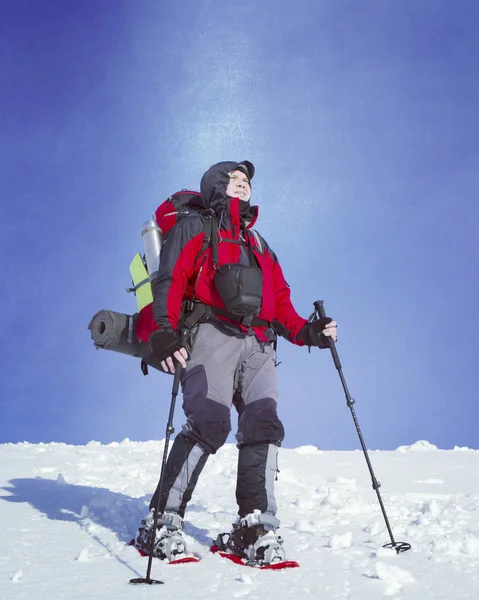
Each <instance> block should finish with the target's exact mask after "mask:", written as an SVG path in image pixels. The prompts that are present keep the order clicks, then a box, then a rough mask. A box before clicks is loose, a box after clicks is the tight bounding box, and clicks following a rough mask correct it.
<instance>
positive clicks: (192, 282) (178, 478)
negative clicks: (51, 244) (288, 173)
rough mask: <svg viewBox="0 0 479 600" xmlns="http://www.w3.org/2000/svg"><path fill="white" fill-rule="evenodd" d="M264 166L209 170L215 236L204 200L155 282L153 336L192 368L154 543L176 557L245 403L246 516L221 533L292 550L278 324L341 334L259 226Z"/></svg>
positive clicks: (249, 554) (241, 432) (143, 544)
mask: <svg viewBox="0 0 479 600" xmlns="http://www.w3.org/2000/svg"><path fill="white" fill-rule="evenodd" d="M254 172H255V170H254V166H253V165H252V163H250V162H249V161H243V162H241V163H237V162H233V161H227V162H220V163H218V164H215V165H213V166H212V167H211V168H210V169H209V170H208V171H207V172H206V173H205V174H204V175H203V178H202V180H201V201H202V203H203V205H204V208H205V209H210V211H211V214H214V215H215V219H216V221H215V222H217V231H216V230H215V229H213V233H212V236H211V237H212V242H211V246H210V247H208V248H207V250H206V251H204V253H203V254H202V255H200V256H198V254H199V253H200V251H201V249H202V247H203V241H204V236H205V230H204V224H203V220H202V218H201V216H200V215H199V214H198V213H195V212H192V214H191V215H189V216H188V217H186V218H184V219H182V220H181V221H179V223H178V224H177V225H176V226H175V227H174V228H173V229H172V230H171V232H170V234H169V235H168V237H167V239H166V242H165V244H164V246H163V248H162V253H161V261H160V271H159V275H158V277H157V279H156V280H155V281H154V282H153V284H152V287H153V305H152V311H153V317H154V321H155V323H156V326H157V329H156V330H155V331H154V332H153V333H152V334H151V336H150V346H151V349H152V353H153V354H154V355H155V356H156V357H157V358H158V359H160V360H161V361H162V362H161V365H162V368H163V369H164V371H166V372H171V373H173V372H174V371H175V362H174V361H175V360H176V361H178V363H179V364H180V365H181V366H182V367H183V368H184V369H185V370H184V373H183V375H182V390H183V408H184V411H185V414H186V418H187V419H186V423H185V425H184V426H183V430H182V432H181V433H180V434H179V435H177V437H176V439H175V441H174V444H173V446H172V449H171V452H170V455H169V457H168V462H167V465H166V472H165V476H164V486H163V492H162V495H161V498H159V516H158V527H159V529H158V531H157V532H156V533H155V536H156V537H155V546H154V553H155V555H156V556H158V557H159V558H165V559H167V560H171V559H172V558H174V556H175V555H177V554H182V553H186V543H185V540H184V538H183V536H182V527H183V517H184V513H185V509H186V506H187V503H188V501H189V500H190V498H191V495H192V493H193V490H194V487H195V485H196V483H197V480H198V477H199V475H200V473H201V471H202V469H203V467H204V465H205V463H206V460H207V458H208V456H209V455H210V454H215V453H216V452H217V450H218V449H219V448H220V447H221V446H222V445H223V444H224V443H225V441H226V439H227V436H228V434H229V432H230V430H231V422H230V411H231V407H232V404H233V403H234V404H235V406H236V408H237V410H238V413H239V418H238V432H237V435H236V439H237V441H238V448H239V456H238V476H237V486H236V500H237V503H238V515H239V516H238V519H237V521H236V522H235V523H234V524H233V529H232V531H231V533H230V534H229V535H227V534H225V535H224V536H220V538H219V539H218V541H217V543H219V544H220V545H221V546H222V547H223V548H224V549H227V550H229V551H230V552H233V553H235V554H238V555H239V556H241V557H243V558H246V559H248V560H250V561H252V562H257V563H259V564H261V565H265V564H271V563H272V562H276V561H280V560H284V558H285V551H284V549H283V545H282V539H281V537H280V536H279V535H277V533H276V531H277V529H278V527H279V524H280V523H279V520H278V519H277V517H276V501H275V497H274V489H273V487H274V479H275V475H276V470H277V453H278V448H279V446H280V445H281V442H282V440H283V438H284V428H283V424H282V423H281V421H280V420H279V418H278V415H277V401H278V389H277V378H276V372H275V365H276V353H275V349H274V347H273V344H274V342H275V340H276V334H277V333H279V334H280V335H282V336H283V337H285V338H286V339H288V340H289V341H290V342H292V343H294V344H297V345H300V346H301V345H308V346H318V347H322V348H324V347H327V342H326V339H325V338H326V337H329V338H331V339H332V340H334V341H335V340H336V323H335V322H334V321H332V320H331V319H329V318H326V319H320V320H318V321H315V322H312V323H308V322H307V320H306V319H303V318H302V317H300V316H299V315H298V313H297V312H296V311H295V309H294V307H293V305H292V303H291V300H290V290H289V286H288V285H287V283H286V281H285V279H284V276H283V273H282V270H281V267H280V265H279V262H278V259H277V257H276V255H275V254H274V252H273V251H272V250H271V248H270V247H269V245H268V244H267V243H266V241H265V240H264V239H263V238H262V237H261V235H260V234H259V233H258V232H256V231H254V230H253V229H252V226H253V224H254V223H255V221H256V219H257V217H258V207H257V206H251V204H250V197H251V180H252V179H253V176H254ZM216 238H217V239H218V243H216V244H215V240H216ZM185 300H187V301H189V308H190V309H192V308H193V309H198V307H202V310H203V312H202V318H201V320H200V322H199V324H197V325H195V326H194V327H193V329H192V331H191V332H190V333H191V336H190V350H191V352H190V353H189V352H188V349H187V347H186V346H187V345H186V344H185V343H182V342H181V341H180V336H179V329H181V327H180V323H181V319H182V307H184V306H185V304H184V303H185ZM158 492H159V490H158V488H157V490H156V492H155V494H154V495H153V498H152V500H151V503H150V514H149V515H148V516H147V518H146V519H144V520H143V521H142V526H141V527H140V528H139V530H138V533H137V536H136V545H137V547H139V548H140V549H142V550H144V551H145V552H148V551H149V547H150V540H151V536H152V535H153V532H152V526H153V511H154V509H155V507H156V506H157V502H158Z"/></svg>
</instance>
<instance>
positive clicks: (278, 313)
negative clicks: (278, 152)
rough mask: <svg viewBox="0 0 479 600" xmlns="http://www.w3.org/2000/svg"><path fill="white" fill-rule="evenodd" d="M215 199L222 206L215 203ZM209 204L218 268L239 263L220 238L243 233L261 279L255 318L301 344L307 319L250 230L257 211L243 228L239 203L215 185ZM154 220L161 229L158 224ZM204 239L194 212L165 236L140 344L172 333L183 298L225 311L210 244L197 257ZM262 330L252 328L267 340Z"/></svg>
mask: <svg viewBox="0 0 479 600" xmlns="http://www.w3.org/2000/svg"><path fill="white" fill-rule="evenodd" d="M220 164H227V163H220ZM217 187H218V186H217ZM205 195H207V194H205V193H204V189H203V182H202V199H203V202H205ZM218 196H220V200H221V201H220V202H217V200H218ZM205 204H206V202H205ZM209 206H210V207H212V208H213V209H214V210H215V211H216V213H217V215H218V220H219V222H220V224H221V225H220V227H219V231H218V242H219V243H218V258H219V266H221V265H224V264H228V263H237V262H239V260H240V252H241V249H240V245H239V244H234V243H228V242H225V241H224V240H226V239H230V240H236V241H239V240H240V236H241V235H242V236H243V238H246V239H245V240H244V242H245V243H248V244H251V245H252V249H253V254H254V256H255V259H256V261H257V264H258V266H259V268H260V269H261V272H262V276H263V293H262V305H261V311H260V313H259V315H258V318H259V319H263V320H265V321H268V322H270V323H271V324H272V326H273V327H274V329H275V330H276V331H277V332H278V333H280V334H281V335H282V336H283V337H285V338H286V339H288V340H289V341H291V342H293V343H296V344H298V345H300V346H302V345H304V341H303V340H302V339H301V336H299V337H298V335H299V334H300V331H301V329H302V328H303V326H304V325H305V323H307V321H306V319H303V318H302V317H300V316H299V315H298V313H297V312H296V310H295V309H294V307H293V305H292V303H291V299H290V289H289V286H288V284H287V283H286V281H285V279H284V276H283V271H282V269H281V266H280V264H279V262H278V259H277V257H276V255H275V253H274V252H273V251H272V250H271V248H270V247H269V245H268V244H267V243H266V241H265V240H264V238H263V237H262V236H261V235H260V234H259V233H258V232H256V231H253V229H252V226H253V224H254V223H255V221H256V219H257V216H258V207H256V206H254V207H251V208H250V209H249V215H248V220H247V225H246V226H245V225H244V221H243V224H242V219H241V215H240V200H239V199H238V198H228V197H224V198H222V197H221V194H218V190H215V189H214V186H213V193H212V194H211V195H210V203H209ZM157 220H158V216H157ZM158 222H159V225H160V227H161V223H160V221H158ZM204 235H205V233H204V226H203V220H202V218H201V216H200V215H199V214H198V213H195V212H192V213H191V214H190V215H188V216H186V217H184V218H183V219H182V220H180V221H179V222H178V224H177V225H175V227H174V228H173V229H172V230H171V232H170V233H169V234H168V237H167V238H166V241H165V243H164V245H163V247H162V250H161V259H160V270H159V274H158V277H157V278H156V279H155V281H154V282H153V304H150V305H148V306H146V307H145V308H144V309H143V310H142V311H141V313H140V317H139V320H138V325H137V336H138V337H139V338H140V339H142V340H143V341H145V342H147V341H148V338H149V336H150V334H151V332H152V331H153V330H154V329H158V328H161V327H168V328H173V329H175V330H176V328H177V326H178V322H179V319H180V313H181V308H182V302H183V301H184V300H197V301H199V302H203V303H204V304H207V305H208V306H212V307H217V308H222V309H224V304H223V302H222V300H221V298H220V296H219V294H218V292H217V291H216V289H215V286H214V282H213V278H214V275H215V270H214V268H213V254H212V248H211V245H209V246H208V248H207V249H206V251H204V252H203V254H202V255H201V256H199V255H200V251H201V248H202V246H203V240H204ZM215 318H218V319H222V318H221V317H215ZM222 320H225V321H227V322H229V323H234V326H235V327H237V328H238V330H240V331H243V332H244V333H246V332H247V331H248V330H247V329H246V328H245V327H243V326H242V325H239V324H238V323H235V322H233V321H230V320H229V319H222ZM266 329H267V327H253V331H254V333H255V334H256V337H257V338H258V339H259V340H260V341H268V337H267V336H266V335H265V331H266Z"/></svg>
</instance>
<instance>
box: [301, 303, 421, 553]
mask: <svg viewBox="0 0 479 600" xmlns="http://www.w3.org/2000/svg"><path fill="white" fill-rule="evenodd" d="M325 316H326V312H325V310H324V301H323V300H317V301H316V302H315V303H314V312H313V314H312V315H311V316H310V317H309V322H310V323H312V322H313V321H317V320H318V319H319V318H321V317H325ZM324 337H325V338H326V340H327V343H328V346H329V349H330V350H331V354H332V356H333V360H334V365H335V367H336V369H337V371H338V373H339V378H340V379H341V384H342V386H343V390H344V393H345V395H346V403H347V405H348V407H349V410H350V411H351V415H352V417H353V421H354V425H355V427H356V431H357V432H358V436H359V441H360V442H361V447H362V449H363V453H364V457H365V459H366V463H367V465H368V469H369V473H370V475H371V480H372V484H373V489H374V491H375V492H376V495H377V497H378V501H379V506H380V507H381V512H382V513H383V517H384V521H385V523H386V527H387V530H388V533H389V537H390V538H391V541H390V542H388V543H387V544H384V546H383V548H394V550H396V552H397V553H398V554H400V553H401V552H407V551H408V550H410V549H411V544H409V543H408V542H396V540H395V539H394V536H393V532H392V529H391V525H390V524H389V519H388V516H387V514H386V509H385V508H384V504H383V499H382V498H381V494H380V492H379V488H380V487H381V484H380V483H379V481H378V480H377V479H376V476H375V474H374V471H373V467H372V464H371V460H370V459H369V454H368V451H367V448H366V444H365V443H364V438H363V434H362V433H361V429H360V427H359V423H358V419H357V417H356V412H355V410H354V402H355V401H354V400H353V398H352V397H351V394H350V393H349V390H348V386H347V385H346V380H345V378H344V375H343V368H342V366H341V362H340V360H339V356H338V351H337V350H336V345H335V343H334V342H333V340H332V339H331V338H330V337H326V336H324Z"/></svg>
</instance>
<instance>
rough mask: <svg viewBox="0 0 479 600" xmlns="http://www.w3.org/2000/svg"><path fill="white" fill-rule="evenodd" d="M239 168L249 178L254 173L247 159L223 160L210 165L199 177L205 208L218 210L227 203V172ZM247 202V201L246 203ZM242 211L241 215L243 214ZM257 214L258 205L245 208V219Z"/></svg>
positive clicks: (250, 219) (249, 219) (254, 216)
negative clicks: (237, 160) (238, 160)
mask: <svg viewBox="0 0 479 600" xmlns="http://www.w3.org/2000/svg"><path fill="white" fill-rule="evenodd" d="M235 170H240V171H242V172H243V173H245V174H247V175H248V177H249V179H250V180H251V179H252V178H253V175H254V166H253V164H252V163H250V162H249V161H247V160H243V161H241V162H234V161H230V160H228V161H224V162H219V163H216V164H215V165H213V166H212V167H210V168H209V169H208V170H207V171H206V173H205V174H204V175H203V177H202V178H201V187H200V189H201V199H202V201H203V204H204V206H205V207H206V208H212V209H213V210H214V211H215V212H219V211H221V210H222V208H224V207H226V206H227V205H228V200H229V199H230V197H229V196H227V195H226V188H227V187H228V183H229V181H230V178H229V173H231V171H235ZM248 204H249V203H248ZM243 213H244V211H242V215H243V216H244V214H243ZM257 215H258V207H257V206H250V207H249V210H247V214H246V219H245V220H247V221H251V222H252V221H254V220H255V219H256V217H257Z"/></svg>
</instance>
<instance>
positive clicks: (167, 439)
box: [130, 338, 184, 585]
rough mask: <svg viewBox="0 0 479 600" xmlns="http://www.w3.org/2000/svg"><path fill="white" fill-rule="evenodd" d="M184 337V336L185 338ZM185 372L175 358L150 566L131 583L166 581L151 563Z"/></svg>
mask: <svg viewBox="0 0 479 600" xmlns="http://www.w3.org/2000/svg"><path fill="white" fill-rule="evenodd" d="M183 339H184V338H183ZM182 373H183V367H182V366H181V365H180V363H179V362H178V361H177V360H175V376H174V379H173V388H172V390H171V404H170V414H169V415H168V423H167V424H166V435H165V448H164V450H163V460H162V462H161V472H160V483H159V484H158V490H157V492H158V496H157V499H156V507H155V511H154V512H155V514H154V516H153V529H152V536H151V543H150V553H149V555H148V567H147V569H146V576H145V577H139V578H135V579H130V583H148V584H149V585H151V584H153V583H164V582H163V581H160V580H158V579H151V577H150V574H151V565H152V562H153V550H154V548H155V538H156V526H157V524H158V509H159V506H160V501H161V496H162V493H163V479H164V476H165V470H166V469H165V467H166V459H167V457H168V446H169V443H170V436H171V434H172V433H174V432H175V428H174V427H173V416H174V414H175V404H176V397H177V396H178V390H179V387H180V381H181V375H182Z"/></svg>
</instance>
